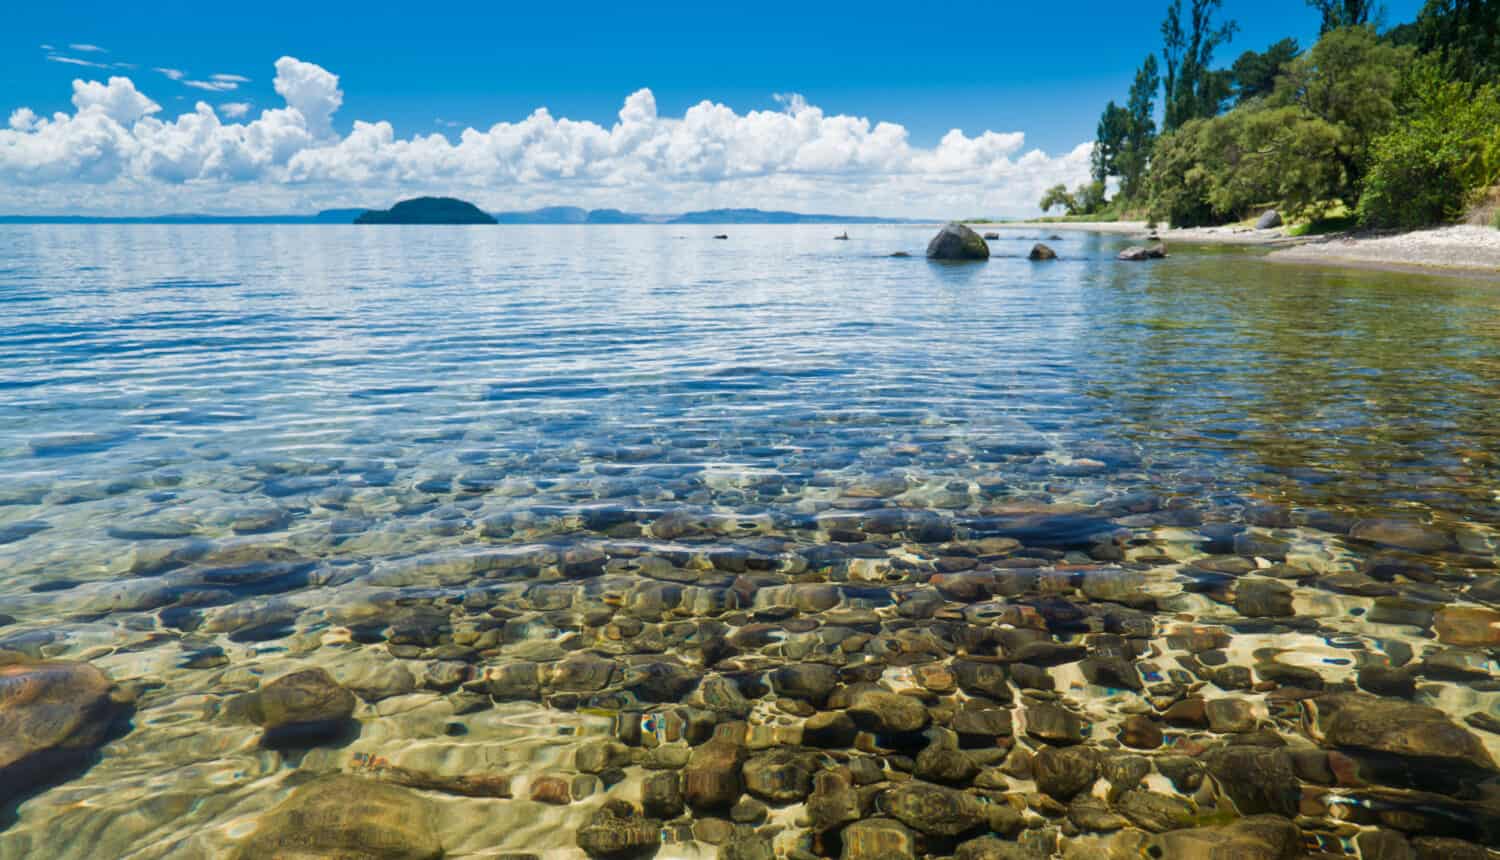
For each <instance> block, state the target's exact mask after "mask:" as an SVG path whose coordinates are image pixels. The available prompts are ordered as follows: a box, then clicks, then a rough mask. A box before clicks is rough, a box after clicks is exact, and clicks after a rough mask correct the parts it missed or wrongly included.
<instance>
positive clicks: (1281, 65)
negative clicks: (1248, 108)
mask: <svg viewBox="0 0 1500 860" xmlns="http://www.w3.org/2000/svg"><path fill="white" fill-rule="evenodd" d="M1301 53H1302V48H1301V47H1299V46H1298V45H1297V40H1296V39H1282V40H1281V41H1280V42H1277V43H1276V44H1274V45H1272V46H1271V47H1269V48H1267V49H1266V50H1265V52H1264V53H1256V52H1255V51H1246V52H1245V53H1243V54H1241V55H1240V58H1239V59H1238V60H1235V61H1234V66H1233V67H1231V69H1230V72H1231V74H1233V76H1234V103H1235V105H1236V106H1239V105H1243V104H1244V103H1245V102H1248V101H1250V100H1251V99H1256V98H1261V97H1263V96H1268V95H1270V94H1271V93H1272V92H1273V91H1274V90H1275V89H1276V79H1277V78H1278V77H1280V76H1281V75H1282V73H1284V72H1285V71H1286V68H1287V67H1288V66H1290V65H1291V63H1292V60H1295V59H1297V56H1298V55H1299V54H1301Z"/></svg>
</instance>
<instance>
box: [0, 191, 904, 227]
mask: <svg viewBox="0 0 1500 860" xmlns="http://www.w3.org/2000/svg"><path fill="white" fill-rule="evenodd" d="M424 200H425V201H445V200H446V201H450V202H451V204H458V205H459V206H460V207H467V208H465V209H462V211H461V212H459V211H458V210H456V209H455V210H453V217H454V218H460V217H461V218H465V219H468V220H448V216H436V215H434V214H433V213H436V212H437V211H438V210H437V209H435V208H434V209H428V204H423V207H422V208H423V209H428V211H427V213H425V214H422V213H413V220H406V218H407V217H408V216H407V214H406V212H407V210H402V214H400V215H397V216H395V217H399V218H401V219H402V220H399V221H392V220H388V219H390V218H391V217H393V214H392V213H396V212H397V210H399V209H402V207H404V206H407V204H416V203H419V202H420V201H424ZM444 211H447V210H444ZM431 217H442V218H443V220H421V219H424V218H431ZM932 220H933V219H930V218H929V219H919V218H879V217H869V216H862V215H804V214H802V213H800V212H776V211H766V210H763V209H707V210H703V211H699V212H686V213H683V214H680V215H671V214H649V213H642V212H625V211H622V210H619V209H584V208H581V207H578V206H547V207H544V208H541V209H529V210H526V211H521V212H494V213H489V214H486V213H485V212H482V211H480V210H479V209H478V208H476V207H474V206H472V205H470V204H468V203H465V202H464V201H462V200H456V199H454V198H451V197H422V198H417V199H416V200H406V201H402V202H401V203H398V204H396V206H395V207H393V208H392V209H390V210H384V211H382V210H370V209H324V210H323V211H321V212H319V213H318V214H316V215H195V214H173V215H143V216H118V217H117V216H96V215H0V224H354V223H360V224H396V223H400V224H917V223H929V222H931V221H932Z"/></svg>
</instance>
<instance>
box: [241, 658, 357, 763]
mask: <svg viewBox="0 0 1500 860" xmlns="http://www.w3.org/2000/svg"><path fill="white" fill-rule="evenodd" d="M356 704H357V702H356V700H355V698H354V694H353V693H351V692H349V691H348V690H346V689H344V688H343V687H342V686H340V685H339V683H338V682H337V681H335V680H334V679H333V676H332V675H329V674H328V672H327V671H326V670H324V669H321V668H314V669H303V670H302V671H300V672H293V673H291V674H290V675H283V676H281V677H280V678H277V679H276V680H274V681H271V682H270V683H267V684H264V685H262V686H261V688H260V689H259V690H257V691H255V692H253V693H247V694H246V695H245V696H243V697H241V699H240V700H239V703H238V707H239V708H240V709H243V712H244V713H245V715H246V716H247V717H249V719H250V720H251V721H252V722H254V723H255V724H257V725H259V726H261V727H262V728H264V729H265V730H266V734H265V737H264V738H263V739H262V743H264V744H266V745H267V746H279V745H281V744H287V743H299V742H308V743H314V742H316V741H318V740H320V739H322V738H323V737H331V736H334V735H337V734H338V733H339V732H340V731H342V730H343V729H344V728H345V726H346V725H347V723H348V721H349V718H350V717H351V716H353V714H354V706H355V705H356Z"/></svg>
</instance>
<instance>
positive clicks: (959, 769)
mask: <svg viewBox="0 0 1500 860" xmlns="http://www.w3.org/2000/svg"><path fill="white" fill-rule="evenodd" d="M912 773H913V774H914V775H916V777H917V778H918V779H925V780H927V781H928V782H937V783H942V784H944V785H960V786H961V785H968V784H969V783H970V782H971V781H973V779H974V777H975V775H977V774H978V773H979V766H978V765H976V764H975V763H974V760H973V759H971V758H970V757H969V756H968V755H966V754H965V753H963V752H961V751H959V750H956V749H949V748H947V747H944V746H941V745H938V744H934V745H932V746H929V747H927V748H926V749H924V750H922V751H921V752H920V753H917V761H916V766H915V767H914V768H913V769H912Z"/></svg>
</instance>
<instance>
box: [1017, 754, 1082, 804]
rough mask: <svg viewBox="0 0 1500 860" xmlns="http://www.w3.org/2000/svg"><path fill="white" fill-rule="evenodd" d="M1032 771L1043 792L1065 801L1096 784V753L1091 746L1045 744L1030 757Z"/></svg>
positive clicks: (1038, 786) (1037, 785)
mask: <svg viewBox="0 0 1500 860" xmlns="http://www.w3.org/2000/svg"><path fill="white" fill-rule="evenodd" d="M1031 773H1032V776H1033V778H1035V780H1036V787H1037V789H1038V790H1040V791H1041V792H1042V793H1044V794H1046V795H1049V796H1051V797H1054V798H1056V799H1057V800H1060V801H1062V802H1064V803H1066V802H1068V801H1069V800H1072V799H1073V796H1074V795H1076V794H1078V793H1079V792H1081V791H1083V790H1085V789H1087V788H1088V787H1089V786H1091V785H1093V784H1094V780H1095V779H1097V778H1098V776H1099V760H1098V755H1097V753H1095V752H1094V750H1092V749H1091V748H1089V747H1085V746H1074V747H1042V748H1041V749H1040V750H1037V753H1036V755H1034V756H1032V759H1031Z"/></svg>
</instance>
